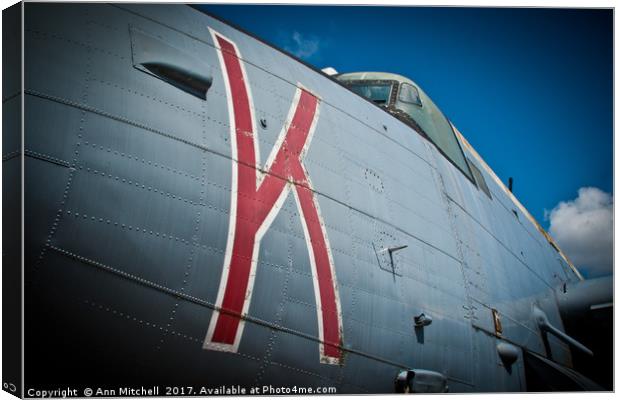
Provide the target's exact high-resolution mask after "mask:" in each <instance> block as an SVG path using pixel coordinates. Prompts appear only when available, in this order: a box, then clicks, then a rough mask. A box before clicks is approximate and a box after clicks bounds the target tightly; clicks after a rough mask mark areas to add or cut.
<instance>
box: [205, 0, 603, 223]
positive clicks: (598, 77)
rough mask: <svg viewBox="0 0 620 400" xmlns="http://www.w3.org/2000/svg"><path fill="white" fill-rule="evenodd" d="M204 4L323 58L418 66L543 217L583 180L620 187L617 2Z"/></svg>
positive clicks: (409, 71)
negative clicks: (608, 5) (609, 6)
mask: <svg viewBox="0 0 620 400" xmlns="http://www.w3.org/2000/svg"><path fill="white" fill-rule="evenodd" d="M204 9H206V10H207V11H208V12H211V13H213V14H215V15H217V16H219V17H221V18H223V19H225V20H227V21H229V22H232V23H234V24H236V25H238V26H240V27H242V28H244V29H246V30H248V31H250V32H252V33H253V34H255V35H256V36H258V37H260V38H262V39H264V40H266V41H267V42H269V43H272V44H273V45H275V46H277V47H280V48H284V49H286V50H288V51H289V52H291V53H293V54H295V55H297V56H299V57H300V58H302V59H304V60H305V61H307V62H309V63H311V64H313V65H315V66H317V67H319V68H323V67H326V66H332V67H334V68H335V69H336V70H338V71H339V72H353V71H386V72H395V73H399V74H402V75H405V76H408V77H410V78H411V79H413V80H414V81H416V82H417V83H418V84H419V85H420V86H421V87H422V88H423V89H424V90H425V91H426V92H427V93H428V94H429V96H431V98H433V100H434V101H435V103H437V105H438V106H439V107H440V108H441V109H442V110H443V112H444V113H445V114H446V116H447V117H448V118H449V119H450V120H452V122H453V123H454V124H455V125H456V126H457V127H458V128H459V130H460V131H461V132H462V133H463V134H464V135H465V136H466V137H467V139H468V140H469V142H470V143H471V144H472V145H473V146H474V147H475V148H476V149H477V150H478V152H479V153H480V154H481V155H482V157H483V158H484V159H485V160H486V162H487V163H488V164H489V165H490V166H491V168H493V169H494V171H495V172H496V174H497V175H498V176H499V177H500V178H501V179H502V180H504V181H505V182H506V181H507V180H508V177H509V176H512V177H514V192H515V194H516V195H517V197H518V198H519V200H520V201H521V202H522V203H523V204H524V205H525V207H526V208H527V209H528V210H529V211H530V212H531V213H532V215H534V217H535V218H536V219H537V220H538V221H539V222H540V223H541V224H542V225H543V226H544V227H545V228H549V224H550V221H549V219H548V218H545V210H548V211H551V210H552V209H554V207H556V206H557V205H558V204H559V203H560V202H561V201H570V200H573V199H575V198H577V195H578V194H577V193H578V190H579V189H580V188H582V187H596V188H599V189H601V190H602V191H603V192H607V193H611V192H612V188H613V15H612V12H611V10H583V9H582V10H570V9H543V8H536V9H526V8H520V9H502V8H495V9H489V8H423V7H372V6H371V7H351V6H347V7H338V6H320V7H319V6H248V5H246V6H234V5H208V6H204ZM612 195H613V193H612Z"/></svg>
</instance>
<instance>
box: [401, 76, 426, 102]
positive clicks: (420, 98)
mask: <svg viewBox="0 0 620 400" xmlns="http://www.w3.org/2000/svg"><path fill="white" fill-rule="evenodd" d="M405 86H409V87H411V88H412V89H413V91H414V92H415V94H416V97H417V98H418V101H417V102H415V101H408V100H405V99H403V97H402V92H403V88H405ZM398 101H402V102H403V103H407V104H413V105H414V106H418V107H420V108H422V107H424V104H423V103H422V96H420V90H419V89H418V88H417V87H415V86H414V85H412V84H410V83H407V82H401V83H400V85H399V88H398Z"/></svg>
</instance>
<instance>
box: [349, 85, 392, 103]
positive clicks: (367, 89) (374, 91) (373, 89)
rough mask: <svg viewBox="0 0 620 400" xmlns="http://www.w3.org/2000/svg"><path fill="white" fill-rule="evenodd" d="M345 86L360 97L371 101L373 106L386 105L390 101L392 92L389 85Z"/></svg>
mask: <svg viewBox="0 0 620 400" xmlns="http://www.w3.org/2000/svg"><path fill="white" fill-rule="evenodd" d="M347 86H348V87H349V89H351V90H352V91H354V92H355V93H357V94H359V95H360V96H363V97H366V98H367V99H370V100H372V101H373V102H374V103H375V104H379V105H387V104H388V102H389V101H390V94H391V92H392V84H391V83H377V84H372V85H367V84H363V83H353V84H348V85H347Z"/></svg>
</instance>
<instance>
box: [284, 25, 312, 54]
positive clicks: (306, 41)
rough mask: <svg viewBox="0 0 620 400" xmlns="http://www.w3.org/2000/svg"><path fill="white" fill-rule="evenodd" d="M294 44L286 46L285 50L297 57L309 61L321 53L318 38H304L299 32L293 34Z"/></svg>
mask: <svg viewBox="0 0 620 400" xmlns="http://www.w3.org/2000/svg"><path fill="white" fill-rule="evenodd" d="M292 39H293V43H292V44H291V45H288V46H285V49H286V50H287V51H288V52H290V53H292V54H294V55H295V56H296V57H299V58H302V59H308V58H310V57H312V56H313V55H315V54H317V53H318V52H319V39H318V38H316V37H304V36H303V35H302V34H301V33H299V32H293V37H292Z"/></svg>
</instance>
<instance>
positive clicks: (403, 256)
mask: <svg viewBox="0 0 620 400" xmlns="http://www.w3.org/2000/svg"><path fill="white" fill-rule="evenodd" d="M131 29H139V30H140V31H142V32H145V33H146V34H148V35H151V36H152V37H155V38H158V39H160V40H161V41H163V42H165V43H167V44H168V45H170V46H173V47H175V48H176V49H179V50H180V51H182V52H185V53H187V54H191V55H192V56H193V57H194V58H196V59H199V60H201V61H202V62H203V63H204V64H205V65H206V66H207V68H208V71H207V73H208V74H209V75H210V76H212V78H213V83H212V86H211V87H210V88H209V90H208V93H207V98H206V100H203V99H200V98H197V97H195V96H192V95H190V94H188V93H187V92H185V91H182V90H179V89H178V88H176V87H174V86H172V85H170V84H169V83H167V82H165V81H163V80H160V79H157V78H155V77H154V76H152V75H149V74H147V73H144V72H143V71H140V70H139V69H137V68H134V66H133V56H132V45H131V37H130V34H131V33H130V32H131ZM209 29H211V30H213V31H215V32H218V33H220V34H221V35H222V36H223V37H226V38H227V39H228V40H230V41H231V42H233V43H234V44H235V45H236V47H237V50H238V54H237V56H238V57H239V63H240V64H241V65H243V68H244V70H245V74H246V80H245V85H246V87H247V88H248V93H249V94H250V96H251V106H252V109H251V111H252V114H253V117H254V121H255V131H254V135H253V137H254V138H255V141H256V146H257V149H256V155H257V157H256V158H257V160H256V164H257V165H258V166H259V168H260V166H265V165H267V164H268V157H269V155H270V153H271V152H272V149H273V148H274V146H278V145H279V144H278V137H279V135H280V133H281V131H282V130H283V127H286V124H287V120H290V117H289V113H290V110H291V105H292V104H293V103H294V101H295V94H296V92H297V91H298V90H299V89H300V88H301V89H303V90H307V91H308V93H312V94H313V95H315V96H317V98H319V99H320V102H319V106H318V107H319V109H320V113H319V114H318V117H317V119H316V121H315V126H314V131H313V135H312V139H311V142H310V143H309V144H308V147H307V149H306V151H305V153H304V154H303V157H302V158H301V163H302V164H303V168H305V171H306V172H307V175H308V177H309V178H310V180H311V183H312V187H311V189H312V198H313V199H314V202H315V204H316V207H317V209H318V210H320V218H321V220H322V228H321V229H323V232H324V234H325V236H326V237H327V238H328V246H329V254H330V256H331V260H332V262H333V269H334V275H335V277H334V284H335V286H336V287H335V290H336V293H337V299H338V310H339V318H340V320H341V324H342V326H341V337H340V343H339V344H338V345H339V347H340V349H341V351H342V357H341V359H339V360H338V362H337V363H335V364H334V363H332V364H330V363H326V362H322V361H324V360H322V359H321V357H320V352H319V346H320V345H321V338H322V337H323V336H322V331H321V329H322V328H323V329H324V328H325V326H321V324H320V323H319V321H318V317H317V315H320V314H318V310H317V294H316V293H317V292H316V287H315V285H316V273H315V270H316V269H317V266H316V265H315V264H316V263H317V261H316V260H314V259H313V258H312V257H310V246H311V245H310V244H309V241H308V240H307V230H308V228H307V226H305V225H304V218H303V217H302V215H300V214H302V213H301V211H300V206H299V205H298V204H299V203H298V201H296V197H295V195H294V193H293V191H294V190H295V185H299V182H296V181H292V182H289V183H287V185H291V187H292V189H291V190H292V191H291V192H290V193H288V195H287V196H286V197H285V198H284V199H283V200H282V203H281V204H280V205H279V208H278V209H277V210H276V213H275V214H274V215H273V220H272V221H271V223H270V225H269V226H268V229H266V231H265V232H264V235H263V236H262V238H261V239H260V248H259V249H258V250H257V253H256V257H254V259H253V262H254V264H255V278H253V286H252V293H251V299H250V300H251V301H248V306H247V307H248V308H247V315H245V317H244V320H245V322H244V328H243V332H242V336H240V340H239V342H238V347H237V348H236V349H235V350H236V351H234V352H231V351H216V350H213V349H209V348H207V349H205V348H203V346H204V344H205V338H206V335H207V329H208V328H209V325H210V321H211V320H212V317H213V313H214V310H217V309H218V308H217V307H218V304H219V303H218V292H219V291H220V290H221V288H220V286H221V281H222V274H223V270H224V265H225V264H226V262H227V257H230V254H228V256H227V252H230V249H229V247H228V241H229V239H230V224H231V221H232V219H233V218H231V215H233V214H234V213H233V212H232V211H233V210H231V204H232V203H233V200H232V196H235V195H236V193H235V192H234V190H233V186H234V180H233V174H235V171H236V169H235V168H241V167H245V168H247V167H248V166H246V165H245V164H243V165H242V166H241V167H240V166H239V164H240V163H241V162H240V160H239V158H238V155H237V156H236V152H235V151H234V146H235V143H233V142H234V141H233V140H232V138H231V131H232V130H231V124H233V123H234V121H231V115H233V114H231V112H230V111H231V110H230V104H231V99H230V93H229V92H230V88H228V89H227V87H226V76H225V74H224V67H223V64H222V62H221V57H222V54H221V51H220V50H219V46H214V36H213V35H212V33H211V32H210V30H209ZM218 52H220V54H218ZM25 113H26V114H25V149H26V150H25V151H26V154H25V155H26V161H25V166H26V167H25V182H26V183H25V185H26V186H25V210H26V214H25V246H26V254H25V256H26V299H27V303H26V364H25V368H26V379H27V381H26V386H29V385H30V386H35V385H44V384H47V383H53V382H63V381H67V380H69V379H75V380H76V381H78V382H81V383H89V382H100V381H107V382H116V381H118V382H127V383H130V382H140V383H144V384H146V383H148V382H154V383H160V384H165V383H170V384H199V385H212V386H219V385H223V384H240V385H248V386H249V385H261V386H262V385H270V384H271V385H287V386H290V385H293V384H295V385H304V386H335V387H337V388H338V390H339V393H347V392H352V393H363V392H391V391H392V390H393V382H394V378H395V377H396V375H397V374H398V372H399V371H400V370H402V369H405V368H423V369H429V370H434V371H438V372H440V373H442V374H444V375H445V376H447V377H448V382H449V386H450V390H451V391H455V392H458V391H487V390H488V391H517V390H525V382H524V373H523V361H522V359H519V360H518V361H517V363H516V364H514V365H513V367H512V369H508V368H506V367H504V366H503V365H502V362H501V360H500V358H499V356H498V355H497V352H496V350H495V346H496V344H497V343H499V341H500V340H501V339H500V338H499V337H498V336H497V335H496V333H495V330H494V325H493V317H492V312H491V309H495V310H497V311H498V314H499V316H500V319H501V323H502V326H503V333H502V335H503V338H504V339H506V340H508V341H510V342H512V343H513V344H516V345H518V346H521V347H526V348H528V349H530V350H531V351H534V352H538V353H540V354H545V352H548V351H550V352H551V353H552V355H553V358H554V359H555V360H559V361H560V362H563V363H565V364H570V353H569V350H568V348H567V347H566V346H565V345H564V344H561V343H560V342H557V341H555V340H554V339H553V338H550V339H549V343H547V346H548V348H547V349H546V348H545V343H544V342H543V341H542V339H541V337H540V332H539V331H538V328H537V327H536V326H535V324H534V321H533V320H531V308H532V305H533V304H534V303H537V304H538V305H539V307H541V308H542V309H544V311H545V312H546V313H547V315H548V316H549V318H550V320H551V322H552V323H555V324H556V326H562V323H561V320H560V317H559V314H558V311H557V305H556V303H555V300H554V297H553V288H554V287H556V286H557V285H559V284H561V283H562V282H564V281H573V280H576V279H577V278H576V277H575V276H574V275H573V273H572V271H571V270H570V269H569V268H568V266H567V265H566V264H565V263H564V262H563V261H562V260H561V259H560V257H559V256H558V254H557V252H556V251H555V250H554V249H553V248H552V247H551V246H550V245H549V243H548V242H547V241H546V239H545V238H544V237H543V236H542V235H541V234H540V233H539V232H538V231H537V230H536V228H535V227H534V226H532V225H531V223H530V222H529V221H528V220H527V219H526V218H524V217H522V216H521V217H519V213H520V211H519V210H518V209H517V208H516V207H515V206H514V205H513V203H512V201H511V200H510V199H509V198H508V197H507V196H506V194H505V193H504V192H503V191H502V190H501V189H500V188H499V187H497V185H496V183H495V182H494V181H493V180H492V179H490V178H489V177H487V179H486V180H487V184H488V185H489V188H490V190H491V192H492V197H493V199H489V198H488V197H487V196H486V195H485V194H484V193H483V192H482V191H480V190H478V189H477V188H476V186H475V185H474V184H472V182H471V181H469V180H468V179H467V178H466V177H465V176H464V175H463V174H462V173H461V172H460V171H459V170H458V169H456V168H455V167H454V166H453V165H452V164H451V163H450V162H449V161H448V160H446V159H445V158H444V157H443V156H442V155H441V154H440V153H439V152H438V150H437V149H436V148H435V146H433V145H432V144H431V143H429V142H428V141H426V140H425V139H424V138H422V137H421V136H420V135H419V134H417V133H416V132H415V131H413V130H412V129H411V128H410V127H408V126H406V125H405V124H403V123H402V122H400V121H398V120H397V119H395V118H393V117H392V116H390V115H389V114H387V113H385V112H384V111H382V110H381V109H380V108H378V107H376V106H374V105H373V104H371V103H370V102H368V101H366V100H364V99H362V98H361V97H359V96H357V95H355V94H354V93H352V92H350V91H348V90H347V89H345V88H343V87H342V86H340V85H338V84H337V83H336V82H334V81H332V80H330V79H329V78H327V77H326V76H323V75H322V74H320V73H318V72H316V71H314V70H312V69H310V68H309V67H307V66H305V65H303V64H301V63H299V62H298V61H296V60H294V59H292V58H291V57H289V56H287V55H285V54H283V53H281V52H279V51H277V50H275V49H273V48H271V47H269V46H267V45H265V44H263V43H261V42H259V41H258V40H256V39H255V38H252V37H250V36H248V35H247V34H245V33H242V32H240V31H238V30H236V29H233V28H231V27H230V26H228V25H226V24H224V23H222V22H220V21H218V20H216V19H214V18H211V17H209V16H207V15H204V14H202V13H200V12H198V11H196V10H194V9H192V8H190V7H186V6H180V5H132V4H122V5H104V4H35V3H28V4H26V5H25ZM260 120H264V121H265V124H264V126H263V124H259V121H260ZM233 127H234V126H233ZM466 153H467V152H466ZM474 162H475V161H474ZM250 167H251V166H250ZM484 173H485V172H483V174H484ZM284 178H286V177H284ZM284 178H282V177H280V178H278V179H284ZM287 187H288V186H287ZM513 210H514V212H513ZM515 213H516V214H515ZM401 245H407V246H408V247H407V248H406V249H403V250H400V251H399V252H397V253H394V262H393V264H392V263H390V262H389V261H388V260H387V259H386V258H385V254H384V252H383V253H382V252H381V250H383V249H385V248H387V247H394V246H401ZM420 313H425V314H427V315H430V316H432V318H433V322H432V324H431V325H429V326H427V327H425V328H423V329H422V330H420V329H414V321H413V318H414V316H417V315H419V314H420ZM59 360H60V361H59ZM52 365H53V366H54V367H50V366H52ZM69 377H71V378H69ZM28 380H30V382H28Z"/></svg>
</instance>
